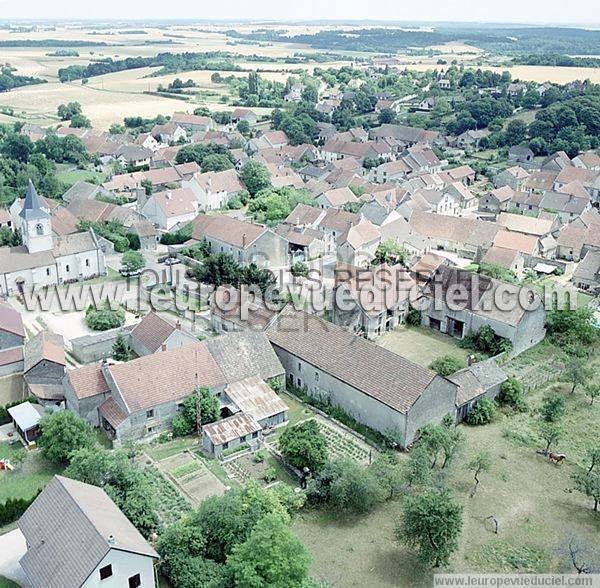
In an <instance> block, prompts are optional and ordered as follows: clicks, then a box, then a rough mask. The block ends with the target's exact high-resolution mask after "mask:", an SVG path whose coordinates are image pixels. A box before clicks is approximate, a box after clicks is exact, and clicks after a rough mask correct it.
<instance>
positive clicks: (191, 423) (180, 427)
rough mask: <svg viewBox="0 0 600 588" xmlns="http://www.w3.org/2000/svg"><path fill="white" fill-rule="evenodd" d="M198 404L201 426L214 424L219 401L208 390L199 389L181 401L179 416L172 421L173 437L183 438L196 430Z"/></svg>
mask: <svg viewBox="0 0 600 588" xmlns="http://www.w3.org/2000/svg"><path fill="white" fill-rule="evenodd" d="M198 402H200V415H201V419H202V424H203V425H207V424H208V423H214V422H215V421H216V420H217V419H218V418H219V416H220V412H221V410H220V405H219V399H218V398H217V397H216V396H215V395H214V394H213V393H212V392H211V391H210V390H209V389H208V388H206V387H201V388H199V389H198V390H196V393H195V394H192V395H190V396H188V397H187V398H186V399H185V400H184V401H183V404H182V406H181V409H180V412H179V414H178V415H177V416H176V417H175V418H174V419H173V433H174V434H175V436H177V437H183V436H184V435H189V434H191V433H193V432H194V431H196V430H197V428H198Z"/></svg>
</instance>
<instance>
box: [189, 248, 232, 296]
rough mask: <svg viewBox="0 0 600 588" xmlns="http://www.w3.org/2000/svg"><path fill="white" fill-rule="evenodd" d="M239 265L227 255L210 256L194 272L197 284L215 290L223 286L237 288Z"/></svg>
mask: <svg viewBox="0 0 600 588" xmlns="http://www.w3.org/2000/svg"><path fill="white" fill-rule="evenodd" d="M240 272H241V268H240V265H239V264H238V263H237V261H235V259H234V258H233V256H232V255H230V254H229V253H217V254H216V255H210V256H209V257H207V258H206V259H205V260H204V263H203V264H202V265H201V266H198V267H197V268H196V270H195V271H194V275H195V277H196V279H197V280H198V281H199V282H202V283H204V284H212V285H213V286H214V287H215V288H218V287H219V286H223V285H225V284H226V285H230V286H237V285H238V284H239V281H240Z"/></svg>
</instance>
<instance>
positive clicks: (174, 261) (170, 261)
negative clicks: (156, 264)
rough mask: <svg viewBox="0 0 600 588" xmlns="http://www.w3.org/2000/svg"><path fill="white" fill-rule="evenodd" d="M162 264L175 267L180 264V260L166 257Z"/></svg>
mask: <svg viewBox="0 0 600 588" xmlns="http://www.w3.org/2000/svg"><path fill="white" fill-rule="evenodd" d="M163 263H164V264H165V265H177V264H178V263H181V260H180V259H178V258H177V257H167V259H165V260H164V261H163Z"/></svg>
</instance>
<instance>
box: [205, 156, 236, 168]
mask: <svg viewBox="0 0 600 588" xmlns="http://www.w3.org/2000/svg"><path fill="white" fill-rule="evenodd" d="M227 169H233V163H231V159H229V157H227V155H223V154H221V153H213V154H212V155H207V156H206V157H205V158H204V159H203V160H202V172H203V173H204V172H209V171H215V172H220V171H224V170H227Z"/></svg>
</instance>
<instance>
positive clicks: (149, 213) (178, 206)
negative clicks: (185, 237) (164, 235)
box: [141, 187, 199, 231]
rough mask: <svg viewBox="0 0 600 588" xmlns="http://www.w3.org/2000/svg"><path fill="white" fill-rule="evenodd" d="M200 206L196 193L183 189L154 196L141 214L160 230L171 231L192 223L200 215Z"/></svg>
mask: <svg viewBox="0 0 600 588" xmlns="http://www.w3.org/2000/svg"><path fill="white" fill-rule="evenodd" d="M198 206H199V205H198V200H197V199H196V195H195V194H194V192H193V191H192V190H191V189H190V188H188V187H182V188H177V189H175V190H166V191H164V192H157V193H155V194H152V195H151V196H150V197H149V198H148V200H146V202H145V204H144V205H143V207H142V209H141V212H142V214H143V215H144V216H145V217H146V218H147V219H148V220H150V221H151V222H152V223H154V224H155V225H156V226H157V227H159V228H160V229H163V230H165V231H170V230H171V229H172V228H174V227H176V226H181V225H183V224H186V223H188V222H190V221H192V220H193V219H194V218H195V217H196V215H197V214H198Z"/></svg>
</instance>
